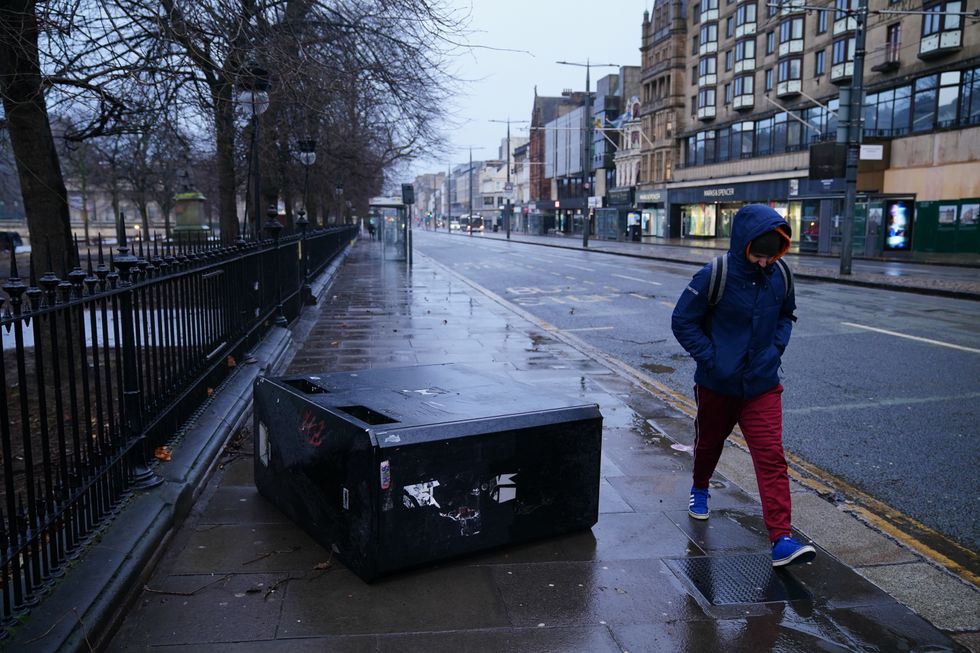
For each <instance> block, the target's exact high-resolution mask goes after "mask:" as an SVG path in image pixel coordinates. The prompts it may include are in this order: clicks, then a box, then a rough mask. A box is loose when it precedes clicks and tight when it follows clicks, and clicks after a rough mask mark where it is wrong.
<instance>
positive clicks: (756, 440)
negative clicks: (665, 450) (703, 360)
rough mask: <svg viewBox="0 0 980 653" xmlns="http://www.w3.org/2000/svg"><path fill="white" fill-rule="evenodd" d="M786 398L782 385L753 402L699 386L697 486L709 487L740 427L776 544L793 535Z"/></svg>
mask: <svg viewBox="0 0 980 653" xmlns="http://www.w3.org/2000/svg"><path fill="white" fill-rule="evenodd" d="M782 395H783V386H782V385H777V386H776V387H775V388H773V389H772V390H769V391H767V392H764V393H762V394H761V395H759V396H758V397H753V398H751V399H741V398H739V397H731V396H728V395H723V394H718V393H717V392H713V391H712V390H709V389H708V388H705V387H702V386H695V387H694V396H695V399H696V400H697V404H698V415H697V418H696V419H695V421H694V487H697V488H707V487H708V481H710V480H711V475H712V474H713V473H714V471H715V467H716V466H717V465H718V459H719V458H721V451H722V449H723V448H724V446H725V439H726V438H727V437H728V436H729V435H730V434H731V432H732V429H734V428H735V425H736V424H738V425H739V427H741V429H742V435H744V436H745V442H746V443H747V444H748V445H749V453H750V454H751V455H752V465H753V466H754V467H755V479H756V482H757V483H758V484H759V496H760V497H761V499H762V518H763V520H764V521H765V523H766V528H767V529H768V530H769V539H770V540H771V541H773V542H775V541H776V540H777V539H778V538H780V537H781V536H783V535H789V534H790V515H791V510H792V508H791V505H790V498H789V476H788V474H787V473H786V455H785V454H784V453H783V401H782Z"/></svg>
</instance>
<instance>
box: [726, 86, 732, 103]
mask: <svg viewBox="0 0 980 653" xmlns="http://www.w3.org/2000/svg"><path fill="white" fill-rule="evenodd" d="M731 103H732V85H731V84H725V104H726V105H729V104H731Z"/></svg>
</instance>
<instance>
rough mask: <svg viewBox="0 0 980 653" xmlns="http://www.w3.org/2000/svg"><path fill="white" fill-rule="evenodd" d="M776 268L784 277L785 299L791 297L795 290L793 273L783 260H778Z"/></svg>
mask: <svg viewBox="0 0 980 653" xmlns="http://www.w3.org/2000/svg"><path fill="white" fill-rule="evenodd" d="M776 268H777V269H778V270H779V273H780V274H781V275H783V299H786V298H787V297H789V293H790V291H792V290H793V271H792V270H790V269H789V266H788V265H786V261H784V260H783V259H776Z"/></svg>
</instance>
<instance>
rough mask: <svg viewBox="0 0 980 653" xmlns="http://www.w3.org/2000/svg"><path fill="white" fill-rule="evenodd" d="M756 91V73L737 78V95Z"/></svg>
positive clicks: (750, 93)
mask: <svg viewBox="0 0 980 653" xmlns="http://www.w3.org/2000/svg"><path fill="white" fill-rule="evenodd" d="M754 92H755V75H743V76H742V77H736V78H735V95H752V94H753V93H754Z"/></svg>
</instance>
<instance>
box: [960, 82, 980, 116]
mask: <svg viewBox="0 0 980 653" xmlns="http://www.w3.org/2000/svg"><path fill="white" fill-rule="evenodd" d="M960 124H961V125H976V124H980V68H974V69H973V70H965V71H963V94H962V96H961V97H960Z"/></svg>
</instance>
